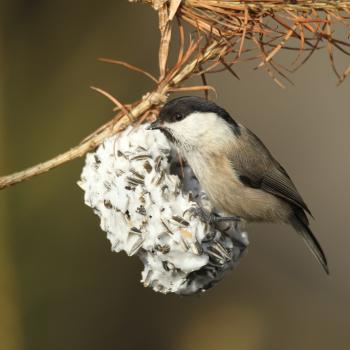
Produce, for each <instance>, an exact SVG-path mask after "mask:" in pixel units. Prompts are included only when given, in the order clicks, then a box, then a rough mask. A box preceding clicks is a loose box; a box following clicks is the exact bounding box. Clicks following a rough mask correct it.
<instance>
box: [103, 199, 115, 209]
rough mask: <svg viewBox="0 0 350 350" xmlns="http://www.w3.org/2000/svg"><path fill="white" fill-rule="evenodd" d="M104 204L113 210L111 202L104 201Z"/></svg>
mask: <svg viewBox="0 0 350 350" xmlns="http://www.w3.org/2000/svg"><path fill="white" fill-rule="evenodd" d="M103 204H104V205H105V207H106V208H107V209H112V208H113V205H112V203H111V201H109V200H107V199H105V200H104V202H103Z"/></svg>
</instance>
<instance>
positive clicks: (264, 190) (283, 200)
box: [149, 96, 329, 274]
mask: <svg viewBox="0 0 350 350" xmlns="http://www.w3.org/2000/svg"><path fill="white" fill-rule="evenodd" d="M149 129H151V130H153V129H159V130H160V131H161V132H162V133H164V135H165V136H166V137H167V138H168V139H169V140H170V142H172V143H173V144H174V145H176V147H177V148H178V150H179V151H180V154H181V155H182V156H183V157H184V158H185V159H186V160H187V162H188V163H189V165H190V166H191V168H192V170H193V172H194V174H195V175H196V177H197V179H198V181H199V182H200V184H201V186H202V187H203V189H204V190H205V191H206V193H207V195H208V197H209V199H210V201H211V203H212V204H213V206H214V207H215V209H216V210H217V211H219V212H220V213H222V214H224V215H227V216H234V217H238V218H241V219H243V220H246V221H247V222H282V223H287V224H290V225H292V226H293V227H294V229H295V230H296V231H297V232H298V233H299V234H300V235H301V237H302V238H303V239H304V241H305V242H306V244H307V246H308V248H309V249H310V251H311V252H312V253H313V255H314V256H315V257H316V259H317V260H318V261H319V263H320V264H321V265H322V266H323V268H324V270H325V271H326V273H327V274H328V273H329V269H328V265H327V259H326V256H325V254H324V252H323V250H322V247H321V245H320V244H319V242H318V241H317V239H316V237H315V236H314V234H313V233H312V231H311V229H310V227H309V220H308V218H307V216H306V214H305V212H307V213H308V214H310V215H311V213H310V210H309V208H308V207H307V205H306V204H305V202H304V200H303V199H302V197H301V196H300V194H299V192H298V191H297V189H296V187H295V186H294V184H293V182H292V180H291V178H290V177H289V175H288V174H287V172H286V170H285V169H284V168H283V167H282V166H281V165H280V164H279V162H278V161H277V160H276V159H275V158H274V157H273V156H272V155H271V153H270V152H269V150H268V149H267V148H266V146H265V145H264V144H263V143H262V141H261V140H260V139H259V138H258V137H257V136H256V135H255V134H254V133H253V132H251V131H250V130H249V129H247V128H246V127H244V126H243V125H242V124H239V123H237V122H236V121H235V120H234V119H233V118H232V117H231V116H230V115H229V113H227V112H226V111H225V110H224V109H223V108H221V107H219V106H218V105H217V104H215V103H214V102H211V101H207V100H205V99H202V98H200V97H195V96H185V97H179V98H176V99H173V100H171V101H169V102H168V103H166V104H165V105H164V107H163V108H162V109H161V111H160V115H159V118H158V119H157V120H156V121H155V122H154V123H152V124H151V125H150V127H149Z"/></svg>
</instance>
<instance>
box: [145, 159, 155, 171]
mask: <svg viewBox="0 0 350 350" xmlns="http://www.w3.org/2000/svg"><path fill="white" fill-rule="evenodd" d="M143 167H144V168H145V170H146V171H147V172H148V173H150V172H151V171H152V169H153V168H152V165H151V164H150V162H149V161H146V162H145V163H144V164H143Z"/></svg>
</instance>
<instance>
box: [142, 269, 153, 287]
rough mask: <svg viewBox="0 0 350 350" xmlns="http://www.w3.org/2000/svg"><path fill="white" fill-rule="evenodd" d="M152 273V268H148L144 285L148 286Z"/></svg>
mask: <svg viewBox="0 0 350 350" xmlns="http://www.w3.org/2000/svg"><path fill="white" fill-rule="evenodd" d="M152 275H153V271H152V270H148V272H147V275H146V277H145V280H144V281H143V285H144V287H148V286H149V284H150V282H151V277H152Z"/></svg>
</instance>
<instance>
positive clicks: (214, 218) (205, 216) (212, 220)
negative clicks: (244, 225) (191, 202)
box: [188, 207, 241, 225]
mask: <svg viewBox="0 0 350 350" xmlns="http://www.w3.org/2000/svg"><path fill="white" fill-rule="evenodd" d="M188 212H190V216H197V217H199V218H200V219H201V221H203V222H205V223H206V224H208V225H216V224H220V223H222V222H232V221H233V222H240V221H241V218H240V217H238V216H220V215H219V214H216V213H209V212H208V211H207V210H205V209H203V208H202V207H195V208H194V207H192V208H190V209H188Z"/></svg>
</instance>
